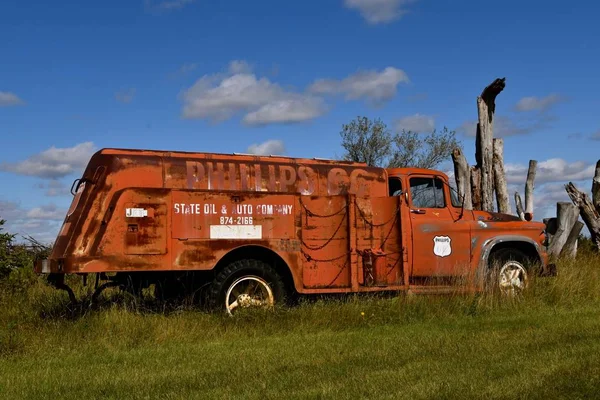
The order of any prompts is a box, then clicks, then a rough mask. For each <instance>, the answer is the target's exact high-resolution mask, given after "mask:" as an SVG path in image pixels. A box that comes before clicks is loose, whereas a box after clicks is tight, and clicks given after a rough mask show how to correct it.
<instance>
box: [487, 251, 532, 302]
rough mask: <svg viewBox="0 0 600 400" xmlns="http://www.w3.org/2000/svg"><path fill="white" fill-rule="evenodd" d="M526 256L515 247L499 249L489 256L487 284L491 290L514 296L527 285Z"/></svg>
mask: <svg viewBox="0 0 600 400" xmlns="http://www.w3.org/2000/svg"><path fill="white" fill-rule="evenodd" d="M527 262H528V260H527V256H526V255H525V254H524V253H523V252H522V251H520V250H517V249H510V248H507V249H500V250H497V251H495V252H493V253H492V254H491V256H490V269H489V272H490V273H489V276H488V286H489V287H490V289H492V292H496V291H499V292H500V294H501V295H503V296H506V297H514V296H516V295H518V294H520V293H521V292H523V291H524V290H525V289H527V286H528V283H529V282H528V273H527V268H526V267H525V265H526V264H527Z"/></svg>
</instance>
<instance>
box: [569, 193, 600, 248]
mask: <svg viewBox="0 0 600 400" xmlns="http://www.w3.org/2000/svg"><path fill="white" fill-rule="evenodd" d="M565 189H566V191H567V194H568V195H569V198H570V199H571V201H572V202H573V204H575V205H576V206H577V207H579V212H580V213H581V218H582V219H583V222H585V225H586V226H587V228H588V229H589V231H590V236H591V239H592V242H593V243H594V244H595V245H596V247H597V248H598V250H599V251H600V213H598V211H597V210H596V208H595V207H594V204H593V203H592V201H591V200H590V198H589V197H588V195H587V194H585V193H583V192H581V191H580V190H578V189H577V188H576V187H575V185H573V183H572V182H569V183H568V184H567V185H565Z"/></svg>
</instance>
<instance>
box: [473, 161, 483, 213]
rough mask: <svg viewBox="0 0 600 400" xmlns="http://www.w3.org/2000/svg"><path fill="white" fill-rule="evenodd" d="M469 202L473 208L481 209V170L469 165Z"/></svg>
mask: <svg viewBox="0 0 600 400" xmlns="http://www.w3.org/2000/svg"><path fill="white" fill-rule="evenodd" d="M471 202H472V203H473V210H481V209H482V208H481V171H480V170H479V168H477V167H471Z"/></svg>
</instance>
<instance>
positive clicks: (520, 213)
mask: <svg viewBox="0 0 600 400" xmlns="http://www.w3.org/2000/svg"><path fill="white" fill-rule="evenodd" d="M515 207H516V208H517V215H518V216H519V218H520V219H521V221H525V211H524V210H523V201H522V200H521V195H519V192H515Z"/></svg>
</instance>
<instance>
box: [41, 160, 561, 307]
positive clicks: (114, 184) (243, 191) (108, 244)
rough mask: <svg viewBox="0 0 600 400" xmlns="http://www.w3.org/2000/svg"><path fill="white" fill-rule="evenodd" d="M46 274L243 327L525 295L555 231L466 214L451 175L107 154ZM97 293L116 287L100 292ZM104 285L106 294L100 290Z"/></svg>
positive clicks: (92, 166)
mask: <svg viewBox="0 0 600 400" xmlns="http://www.w3.org/2000/svg"><path fill="white" fill-rule="evenodd" d="M72 193H73V194H74V197H73V200H72V203H71V206H70V208H69V210H68V212H67V215H66V217H65V220H64V222H63V224H62V227H61V229H60V232H59V233H58V236H57V238H56V241H55V243H54V246H53V249H52V253H51V255H50V257H49V258H48V259H45V260H40V261H38V262H37V263H36V272H38V273H41V274H48V281H49V282H51V283H52V284H54V285H55V286H56V287H57V288H60V289H64V290H66V291H67V292H68V293H69V295H70V297H71V299H72V300H73V301H75V298H74V295H73V292H72V290H71V289H70V288H69V287H68V286H67V285H66V284H65V280H64V277H65V274H79V275H82V276H83V277H84V279H85V278H87V275H88V274H96V275H95V276H96V278H97V280H96V287H97V289H96V294H98V293H99V292H100V291H101V290H102V289H103V288H105V287H108V286H119V287H121V288H123V289H126V290H133V291H135V290H141V289H143V288H147V287H149V286H150V285H154V288H155V294H156V295H157V296H161V297H164V298H170V297H177V296H180V295H183V294H186V293H188V294H189V293H192V292H194V291H198V290H199V289H203V290H202V292H203V293H205V296H204V297H203V298H204V299H205V300H206V301H207V302H208V304H209V305H211V306H214V307H218V308H222V309H223V310H226V311H227V312H230V313H233V312H235V311H236V310H238V309H241V308H244V307H248V306H265V305H273V304H276V303H278V302H281V301H282V300H283V299H284V298H286V297H289V295H292V294H294V295H295V294H319V293H322V294H325V293H344V292H346V293H347V292H369V291H402V290H405V291H406V290H410V291H411V292H434V293H435V292H443V291H448V290H456V285H457V284H458V283H457V282H460V285H461V288H464V289H465V290H483V289H485V288H486V287H489V286H490V285H491V286H492V287H495V288H500V289H502V290H506V291H514V290H520V289H522V288H524V286H525V285H526V283H527V277H528V276H531V274H532V273H533V270H530V269H529V268H530V266H534V267H535V270H536V271H539V270H543V271H545V270H547V269H548V268H549V267H550V266H549V265H548V257H547V255H546V245H545V241H546V235H545V225H544V224H542V223H541V222H534V221H521V220H519V218H517V217H516V216H511V215H506V214H499V213H490V212H483V211H470V210H466V209H464V207H463V206H462V203H461V200H460V199H459V197H458V195H457V193H456V192H455V191H454V190H453V189H452V188H451V186H450V184H449V181H448V177H447V176H446V175H445V174H444V173H442V172H439V171H435V170H427V169H416V168H398V169H385V168H374V167H369V166H367V165H366V164H362V163H353V162H345V161H334V160H323V159H301V158H289V157H282V156H256V155H248V154H236V153H234V154H213V153H191V152H180V151H152V150H126V149H102V150H100V151H98V152H97V153H95V154H94V155H93V156H92V157H91V159H90V161H89V163H88V165H87V167H86V169H85V172H84V173H83V176H82V177H81V178H80V179H77V180H76V181H75V182H74V183H73V187H72ZM98 280H100V282H103V283H102V284H100V285H99V284H98ZM98 285H99V286H98Z"/></svg>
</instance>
